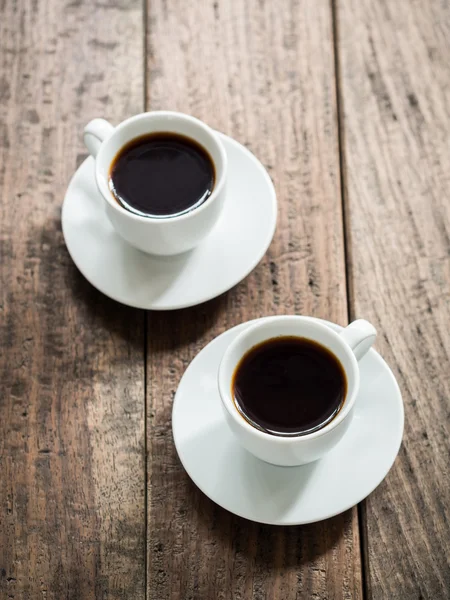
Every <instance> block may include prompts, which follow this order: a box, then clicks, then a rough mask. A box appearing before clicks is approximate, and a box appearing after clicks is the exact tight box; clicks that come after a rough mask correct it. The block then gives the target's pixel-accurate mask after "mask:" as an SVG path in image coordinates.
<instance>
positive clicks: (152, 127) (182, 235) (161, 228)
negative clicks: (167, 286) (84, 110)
mask: <svg viewBox="0 0 450 600" xmlns="http://www.w3.org/2000/svg"><path fill="white" fill-rule="evenodd" d="M153 132H170V133H178V134H180V135H184V136H187V137H189V138H191V139H193V140H195V141H196V142H197V143H199V144H200V145H201V146H203V148H205V150H206V151H207V152H208V154H209V155H210V157H211V158H212V160H213V163H214V168H215V175H216V177H215V183H214V189H213V191H212V193H211V195H210V196H209V198H208V199H207V200H206V201H205V202H204V203H203V204H201V205H200V206H198V207H196V208H193V209H192V210H190V211H189V212H185V213H183V214H180V215H175V216H167V217H153V216H140V215H137V214H135V213H132V212H130V211H129V210H126V209H125V208H123V206H121V205H120V204H119V202H118V201H117V200H116V199H115V197H114V195H113V194H112V192H111V190H110V189H109V172H110V168H111V164H112V162H113V161H114V158H115V157H116V156H117V154H118V152H119V151H120V150H121V149H122V148H123V147H124V146H125V145H126V144H127V143H128V142H130V141H131V140H133V139H134V138H137V137H139V136H142V135H145V134H148V133H153ZM84 143H85V144H86V147H87V149H88V150H89V152H90V153H91V154H92V156H93V157H94V158H95V178H96V181H97V186H98V189H99V190H100V193H101V194H102V196H103V198H104V200H105V205H106V214H107V215H108V217H109V220H110V221H111V223H112V225H113V227H114V229H115V230H116V231H117V233H118V234H119V235H121V236H122V237H123V239H124V240H126V241H127V242H128V243H129V244H131V245H132V246H134V247H135V248H138V249H139V250H142V251H143V252H147V253H149V254H157V255H166V256H170V255H172V254H180V253H182V252H186V251H188V250H191V249H192V248H194V247H195V246H197V245H198V244H199V243H200V242H201V241H202V240H203V239H204V238H205V237H206V236H207V235H208V233H209V232H210V231H211V229H212V228H213V227H214V225H215V223H216V221H217V219H218V218H219V215H220V213H221V210H222V207H223V204H224V200H225V184H226V174H227V155H226V152H225V148H224V147H223V144H222V142H221V141H220V139H219V136H218V135H217V133H216V132H215V131H213V130H212V129H211V128H210V127H208V125H205V123H203V122H202V121H199V120H198V119H195V118H194V117H191V116H189V115H185V114H182V113H176V112H168V111H160V112H158V111H155V112H148V113H142V114H140V115H136V116H134V117H131V118H130V119H127V120H126V121H123V122H122V123H121V124H120V125H118V126H117V127H113V126H112V125H111V124H110V123H108V121H105V120H104V119H93V120H92V121H91V122H90V123H88V124H87V125H86V127H85V129H84Z"/></svg>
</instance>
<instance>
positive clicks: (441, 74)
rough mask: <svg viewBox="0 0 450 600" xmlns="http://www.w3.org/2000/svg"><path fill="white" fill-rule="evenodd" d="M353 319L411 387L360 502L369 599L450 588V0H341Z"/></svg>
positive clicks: (443, 594) (408, 597)
mask: <svg viewBox="0 0 450 600" xmlns="http://www.w3.org/2000/svg"><path fill="white" fill-rule="evenodd" d="M338 28H339V49H340V59H341V60H340V65H341V69H340V70H341V79H340V89H341V96H342V107H343V111H342V117H343V129H344V134H345V141H344V164H345V165H346V170H345V174H346V199H347V215H348V223H347V225H348V231H349V235H350V246H351V264H350V268H351V284H352V294H351V305H352V312H353V313H354V316H364V317H367V318H369V319H371V320H372V321H373V322H374V324H375V325H376V326H377V327H378V328H379V331H380V336H379V341H378V342H377V346H378V348H379V350H380V351H381V353H382V354H383V355H384V356H385V358H386V359H387V361H388V362H389V363H390V364H391V365H392V367H393V369H394V371H395V373H396V375H397V377H398V380H399V383H400V386H401V388H402V391H403V394H404V401H405V408H406V425H405V437H404V442H403V447H402V449H401V451H400V456H399V458H398V459H397V462H396V464H395V466H394V468H393V470H392V472H391V473H390V475H389V476H388V478H387V480H386V481H385V482H384V483H383V484H382V485H381V486H380V487H379V489H377V490H376V491H375V493H374V494H372V496H370V497H369V499H368V501H367V504H366V514H367V548H368V564H367V569H366V573H367V575H368V592H369V594H368V596H369V598H371V599H373V600H383V599H386V600H396V599H401V600H403V599H405V600H424V599H426V598H430V599H433V600H436V599H445V598H450V562H449V557H450V527H449V523H450V492H449V489H450V488H449V486H448V481H449V476H450V472H449V449H450V443H449V417H450V415H449V397H450V378H449V372H450V338H449V335H448V329H449V324H450V241H449V235H450V209H449V202H448V197H449V194H450V177H449V169H448V166H449V163H450V146H449V137H450V92H449V90H450V69H449V45H448V40H449V39H450V5H449V4H448V2H440V1H438V0H431V1H429V2H420V1H417V0H416V1H412V2H411V1H406V0H401V1H399V2H388V1H387V0H383V1H380V2H372V1H371V0H340V1H339V2H338Z"/></svg>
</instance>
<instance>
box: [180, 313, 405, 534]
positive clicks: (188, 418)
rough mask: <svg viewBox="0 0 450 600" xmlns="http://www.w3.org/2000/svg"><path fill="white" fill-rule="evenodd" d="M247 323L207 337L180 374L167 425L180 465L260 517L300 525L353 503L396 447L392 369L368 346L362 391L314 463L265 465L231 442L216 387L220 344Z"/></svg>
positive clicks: (237, 508)
mask: <svg viewBox="0 0 450 600" xmlns="http://www.w3.org/2000/svg"><path fill="white" fill-rule="evenodd" d="M311 320H313V319H311ZM314 321H316V322H318V321H317V320H314ZM322 323H326V322H324V321H322ZM327 325H328V327H330V328H332V329H334V330H335V331H340V330H341V329H342V328H341V327H339V326H338V325H335V324H332V323H327ZM248 326H249V323H244V324H242V325H238V326H237V327H234V328H233V329H230V330H228V331H226V332H225V333H223V334H222V335H220V336H219V337H217V338H216V339H215V340H213V341H212V342H211V343H209V344H208V345H207V346H206V347H205V348H204V349H203V350H202V351H201V352H200V353H199V354H198V355H197V356H196V357H195V358H194V360H193V361H192V362H191V364H190V365H189V367H188V368H187V370H186V372H185V373H184V375H183V377H182V379H181V381H180V384H179V387H178V390H177V393H176V396H175V401H174V405H173V413H172V429H173V437H174V442H175V446H176V449H177V452H178V455H179V457H180V460H181V462H182V464H183V466H184V468H185V469H186V471H187V473H188V475H189V476H190V477H191V479H192V480H193V481H194V483H195V484H196V485H197V486H198V487H199V488H200V489H201V490H202V492H203V493H204V494H206V495H207V496H208V497H209V498H210V499H211V500H213V501H214V502H216V503H217V504H219V505H220V506H222V507H223V508H225V509H227V510H229V511H230V512H232V513H234V514H236V515H239V516H241V517H244V518H246V519H250V520H252V521H257V522H259V523H268V524H273V525H301V524H304V523H311V522H314V521H320V520H322V519H327V518H329V517H332V516H334V515H336V514H338V513H341V512H343V511H345V510H347V509H349V508H351V507H352V506H354V505H355V504H357V503H358V502H360V501H361V500H363V499H364V498H365V497H366V496H368V495H369V494H370V493H371V492H372V491H373V490H374V489H375V488H376V487H377V486H378V485H379V484H380V483H381V481H382V480H383V479H384V477H385V476H386V475H387V473H388V471H389V469H390V468H391V466H392V464H393V462H394V460H395V457H396V456H397V453H398V450H399V447H400V443H401V439H402V434H403V421H404V416H403V403H402V398H401V394H400V390H399V387H398V385H397V382H396V380H395V378H394V376H393V374H392V371H391V370H390V369H389V367H388V365H387V364H386V363H385V361H384V360H383V359H382V358H381V357H380V355H379V354H378V353H377V352H376V351H375V350H373V349H371V350H369V351H368V352H367V354H366V356H364V358H362V359H361V361H360V363H359V370H360V391H359V394H358V398H357V401H356V403H355V406H354V409H353V413H354V416H353V419H352V422H351V424H350V425H349V428H348V430H347V432H346V434H345V436H344V437H343V438H342V439H341V441H340V442H339V443H338V444H337V445H336V446H335V447H334V448H333V450H331V451H330V452H328V453H327V454H326V455H325V456H324V457H323V458H322V459H321V460H318V461H315V462H313V463H309V464H307V465H303V466H299V467H289V468H286V467H278V466H275V465H271V464H268V463H266V462H263V461H261V460H259V459H257V458H256V457H254V456H253V455H252V454H250V452H247V451H246V450H244V448H243V447H242V446H241V445H240V444H237V443H236V439H235V437H234V435H233V434H232V432H231V430H230V428H229V426H228V425H227V422H226V419H225V415H224V411H223V407H222V402H221V399H220V395H219V391H218V387H217V371H218V369H219V364H220V361H221V360H222V357H223V355H224V352H225V351H226V349H227V347H228V346H229V345H230V343H231V342H232V341H233V340H234V339H235V338H236V337H237V336H238V335H239V333H240V332H241V331H243V330H244V329H246V328H247V327H248Z"/></svg>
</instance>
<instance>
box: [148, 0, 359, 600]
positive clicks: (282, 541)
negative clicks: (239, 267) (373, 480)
mask: <svg viewBox="0 0 450 600" xmlns="http://www.w3.org/2000/svg"><path fill="white" fill-rule="evenodd" d="M147 12H148V20H147V23H148V38H147V45H148V59H149V61H148V65H149V69H148V74H147V81H148V87H147V107H148V108H151V109H175V110H181V111H185V112H189V113H191V114H193V115H195V116H197V117H200V118H201V119H204V120H205V121H206V122H208V123H209V124H210V125H212V126H213V127H215V128H217V129H219V130H221V131H224V132H225V133H227V134H230V135H232V136H234V137H236V138H237V139H238V140H239V141H241V142H242V143H244V144H245V145H247V146H248V147H249V148H250V149H251V150H252V151H253V152H255V154H256V155H257V156H258V157H260V158H261V160H262V161H263V163H264V164H265V165H266V167H267V168H268V169H269V172H270V174H271V176H272V177H273V180H274V182H275V186H276V189H277V192H278V198H279V201H280V211H279V223H278V230H277V234H276V237H275V240H274V242H273V244H272V246H271V248H270V250H269V252H268V254H267V256H266V257H265V258H264V259H263V261H262V262H261V264H260V265H259V266H258V267H257V268H256V269H255V271H254V272H253V273H252V274H251V275H250V276H249V277H248V278H247V279H246V280H245V281H243V282H242V283H241V284H240V285H239V286H237V287H236V288H235V289H233V290H231V291H230V292H229V293H228V294H226V295H224V296H222V297H221V298H218V299H216V300H214V301H212V302H209V303H207V304H205V305H202V306H199V307H197V308H194V309H187V310H183V311H178V312H175V313H161V314H149V317H148V360H147V368H148V380H147V411H148V420H147V433H148V436H147V445H148V577H147V580H148V598H149V599H151V600H165V599H172V598H183V599H188V598H190V599H202V600H203V599H205V600H206V599H208V600H209V599H212V598H214V599H216V598H217V599H220V598H223V599H228V598H236V599H238V598H242V599H244V598H245V599H247V598H253V599H255V600H262V599H266V598H267V599H269V598H271V599H275V598H276V599H280V600H281V599H283V600H290V599H294V598H300V597H301V598H311V599H312V598H314V599H316V600H319V599H321V600H331V599H338V598H339V599H344V598H345V599H350V598H352V599H359V598H361V597H362V591H361V572H360V556H359V535H358V524H357V515H356V510H353V511H349V512H348V513H346V514H344V515H341V516H338V517H336V518H334V519H331V520H329V521H325V522H323V523H319V524H316V525H309V526H306V527H290V528H286V529H283V528H276V527H266V526H260V525H257V524H253V523H250V522H248V521H245V520H243V519H240V518H237V517H234V516H232V515H231V514H229V513H227V512H226V511H224V510H223V509H221V508H219V507H217V506H216V505H214V504H213V503H212V502H211V501H210V500H208V499H207V498H206V497H205V496H203V495H202V494H201V493H200V492H199V491H198V490H197V489H196V488H195V486H194V484H193V483H191V481H190V480H189V478H188V477H187V475H186V473H185V472H184V470H183V468H182V466H181V464H180V463H179V461H178V458H177V456H176V453H175V449H174V446H173V442H172V436H171V428H170V423H171V409H172V399H173V396H174V393H175V390H176V388H177V385H178V382H179V380H180V377H181V375H182V373H183V371H184V370H185V368H186V367H187V365H188V364H189V362H190V361H191V360H192V358H193V357H194V356H195V354H196V353H197V352H198V351H199V349H200V348H201V347H202V346H204V345H205V344H206V343H207V342H209V341H210V340H211V339H213V338H214V337H215V336H216V335H217V334H219V333H221V332H222V331H224V330H225V329H227V328H229V327H231V326H233V325H235V324H237V323H240V322H242V321H245V320H247V319H251V318H254V317H259V316H262V315H267V314H274V313H278V314H282V313H298V314H312V315H316V316H320V317H325V318H328V319H331V320H334V321H337V322H339V323H345V322H346V319H347V305H346V291H345V290H346V285H345V268H344V251H343V225H342V216H341V198H340V175H339V153H338V138H337V119H336V102H335V98H336V97H335V79H334V58H333V39H332V37H333V36H332V19H331V8H330V3H329V2H328V1H327V0H320V1H317V0H307V1H304V2H300V1H296V0H293V1H292V2H280V3H273V2H258V1H256V0H255V1H251V2H241V1H239V0H236V1H232V2H197V1H194V0H192V1H190V2H171V3H167V2H164V1H163V0H154V1H151V2H148V6H147Z"/></svg>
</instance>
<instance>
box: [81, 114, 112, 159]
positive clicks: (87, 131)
mask: <svg viewBox="0 0 450 600" xmlns="http://www.w3.org/2000/svg"><path fill="white" fill-rule="evenodd" d="M113 131H114V127H113V126H112V125H111V123H108V121H105V119H92V121H90V122H89V123H88V124H87V125H86V127H85V128H84V132H83V139H84V144H85V146H86V148H87V149H88V150H89V152H90V154H92V156H93V157H94V158H95V157H96V156H97V154H98V151H99V150H100V146H101V145H102V142H103V141H104V140H106V138H108V137H109V136H110V135H111V134H112V132H113Z"/></svg>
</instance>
